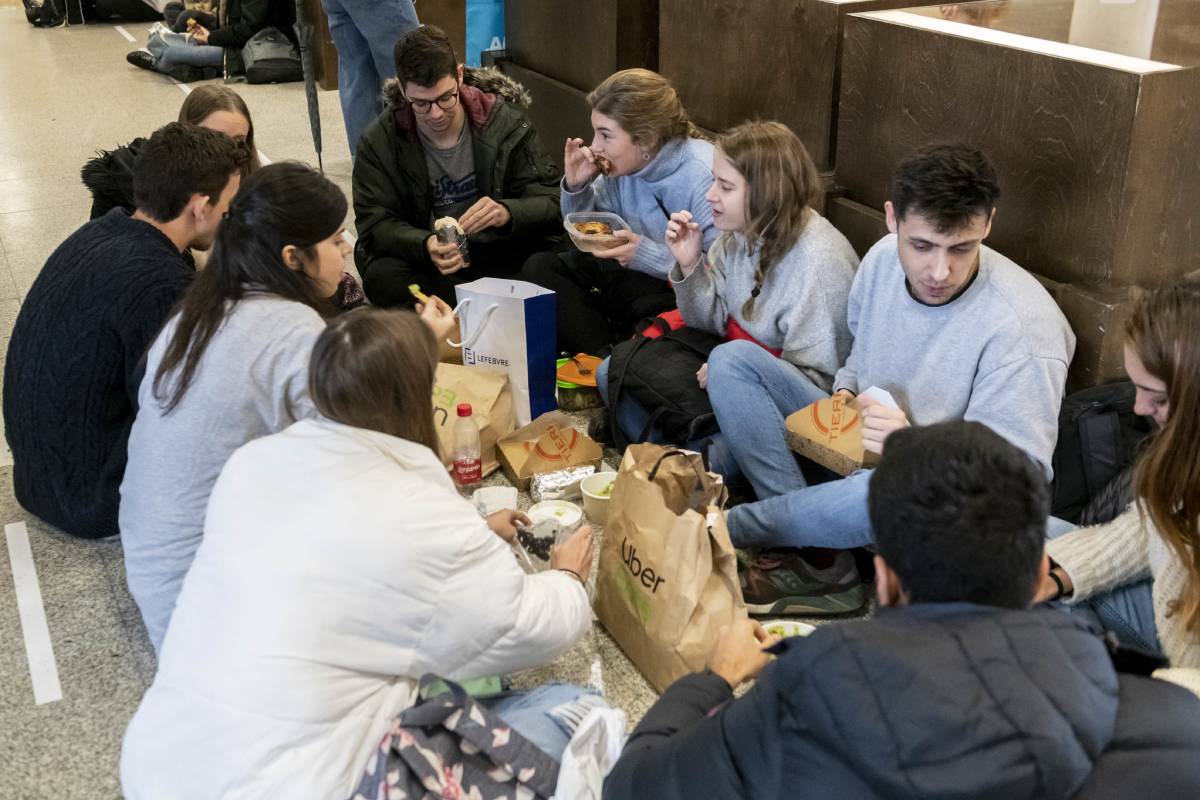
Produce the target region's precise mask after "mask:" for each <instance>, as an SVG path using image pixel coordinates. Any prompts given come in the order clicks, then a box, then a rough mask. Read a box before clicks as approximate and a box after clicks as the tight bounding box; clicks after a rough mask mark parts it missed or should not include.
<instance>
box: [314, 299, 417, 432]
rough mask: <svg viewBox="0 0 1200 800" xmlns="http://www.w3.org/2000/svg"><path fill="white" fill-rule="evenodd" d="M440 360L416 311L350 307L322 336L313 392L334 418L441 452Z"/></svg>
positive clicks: (318, 404)
mask: <svg viewBox="0 0 1200 800" xmlns="http://www.w3.org/2000/svg"><path fill="white" fill-rule="evenodd" d="M437 359H438V346H437V341H436V340H435V339H434V336H433V332H432V331H430V330H429V326H428V325H426V324H425V322H424V321H423V320H422V319H421V318H420V317H418V316H417V315H416V314H414V313H412V312H411V311H386V310H384V309H379V308H363V309H359V310H357V311H350V312H348V313H346V314H343V315H341V316H340V317H338V318H337V319H335V320H334V321H333V322H331V323H330V325H329V327H328V328H326V329H325V330H324V331H323V332H322V333H321V335H320V336H318V337H317V342H316V344H315V345H313V352H312V358H311V360H310V361H309V366H308V392H309V395H310V396H311V397H312V400H313V405H315V406H316V407H317V410H318V411H320V412H321V414H322V415H323V416H325V417H326V418H328V419H331V420H333V421H334V422H340V423H342V424H343V425H349V426H351V427H354V428H363V429H365V430H372V431H379V432H381V433H387V434H390V435H392V436H396V437H399V438H401V439H407V440H408V441H410V442H416V443H417V444H423V445H425V446H426V447H428V448H429V449H430V450H432V451H433V452H434V454H435V455H438V438H437V428H435V427H434V424H433V383H434V376H435V373H436V370H437Z"/></svg>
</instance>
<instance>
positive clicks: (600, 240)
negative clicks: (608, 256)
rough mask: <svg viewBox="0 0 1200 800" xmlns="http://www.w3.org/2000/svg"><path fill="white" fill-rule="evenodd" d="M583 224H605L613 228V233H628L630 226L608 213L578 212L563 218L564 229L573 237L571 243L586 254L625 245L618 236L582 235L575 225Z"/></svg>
mask: <svg viewBox="0 0 1200 800" xmlns="http://www.w3.org/2000/svg"><path fill="white" fill-rule="evenodd" d="M582 222H603V223H605V224H607V225H609V226H610V227H612V229H613V232H616V231H622V230H624V231H627V230H629V226H628V225H626V224H625V220H623V219H621V218H620V217H619V216H618V215H616V214H612V213H610V212H608V211H577V212H575V213H572V214H567V215H566V216H565V217H563V227H564V228H566V229H567V233H568V234H570V235H571V241H572V242H574V243H575V246H576V247H578V248H579V249H580V250H582V251H583V252H585V253H595V252H596V251H598V250H611V249H613V248H614V247H620V246H621V245H622V244H624V243H625V240H624V239H621V238H619V237H617V236H605V235H599V234H587V233H580V232H579V231H578V230H576V228H575V225H576V224H577V223H582Z"/></svg>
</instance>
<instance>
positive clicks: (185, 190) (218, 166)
mask: <svg viewBox="0 0 1200 800" xmlns="http://www.w3.org/2000/svg"><path fill="white" fill-rule="evenodd" d="M249 164H250V151H249V149H247V147H246V145H245V143H244V142H239V141H237V140H236V139H231V138H230V137H228V136H226V135H225V134H223V133H219V132H217V131H210V130H208V129H207V128H201V127H198V126H196V125H186V124H183V123H180V122H171V123H169V124H167V125H164V126H163V127H161V128H159V129H158V130H157V131H155V132H154V133H153V134H152V135H151V136H150V138H149V139H148V140H146V143H145V144H143V145H142V147H141V149H140V150H139V151H138V154H137V158H136V159H135V160H134V162H133V204H134V206H135V207H136V208H137V209H138V210H140V211H142V212H143V213H145V214H147V215H148V216H149V217H151V218H152V219H155V220H158V221H159V222H169V221H171V220H173V219H175V218H176V217H178V216H179V215H180V214H181V213H183V208H184V206H186V205H187V203H188V200H190V199H191V198H192V195H195V194H203V195H208V196H209V198H210V202H212V203H215V202H217V199H218V198H219V197H220V196H221V192H222V191H224V189H225V187H226V186H228V185H229V179H230V178H231V177H233V175H234V173H244V172H245V171H246V169H247V167H248V166H249Z"/></svg>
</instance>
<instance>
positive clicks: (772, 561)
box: [739, 550, 870, 617]
mask: <svg viewBox="0 0 1200 800" xmlns="http://www.w3.org/2000/svg"><path fill="white" fill-rule="evenodd" d="M739 577H740V581H741V585H742V598H743V599H744V600H745V601H746V608H747V609H748V610H749V611H750V613H751V614H754V615H756V616H798V617H835V616H850V615H855V614H863V613H865V612H866V610H867V607H868V606H869V604H870V596H869V594H868V592H867V587H866V585H865V584H864V583H863V582H862V579H861V578H860V577H859V575H858V568H857V567H856V566H855V564H854V556H853V555H851V553H850V551H848V550H840V551H837V552H836V554H835V555H834V558H833V563H832V564H830V565H829V566H827V567H823V568H818V567H815V566H813V565H812V564H811V563H809V562H808V561H807V560H805V558H804V557H803V556H802V555H801V554H800V552H799V551H796V550H772V551H767V552H763V553H760V554H759V555H757V556H756V557H755V558H754V559H752V560H751V562H750V564H749V565H748V566H747V567H746V568H745V569H743V570H742V571H741V572H740V574H739Z"/></svg>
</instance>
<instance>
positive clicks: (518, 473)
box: [496, 411, 604, 491]
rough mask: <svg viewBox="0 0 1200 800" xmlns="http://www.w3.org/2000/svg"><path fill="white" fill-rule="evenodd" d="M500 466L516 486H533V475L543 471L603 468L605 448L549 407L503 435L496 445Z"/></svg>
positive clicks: (568, 418)
mask: <svg viewBox="0 0 1200 800" xmlns="http://www.w3.org/2000/svg"><path fill="white" fill-rule="evenodd" d="M496 449H497V450H498V451H499V456H500V467H501V468H502V469H503V470H504V474H505V475H507V476H508V479H509V481H511V482H512V484H513V486H516V487H517V488H519V489H520V490H521V491H525V490H527V489H528V488H529V479H530V478H531V477H533V476H534V475H538V474H540V473H543V472H555V471H557V470H560V469H566V468H568V467H582V466H586V465H589V464H590V465H592V466H594V467H596V468H597V469H599V468H600V463H601V460H602V459H603V457H604V451H603V450H602V449H601V448H600V445H598V444H596V442H594V441H593V440H592V439H591V438H589V437H588V435H587V434H586V433H582V432H580V431H578V430H576V429H575V428H574V426H572V424H571V418H570V417H568V416H567V415H566V414H564V413H562V412H561V411H548V412H546V413H545V414H542V415H541V416H540V417H538V418H537V419H535V420H534V421H533V422H531V423H529V424H528V425H526V426H525V427H523V428H519V429H517V430H515V431H513V432H512V433H510V434H509V435H507V436H505V437H504V438H502V439H501V440H500V442H499V444H498V445H497V448H496Z"/></svg>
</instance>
